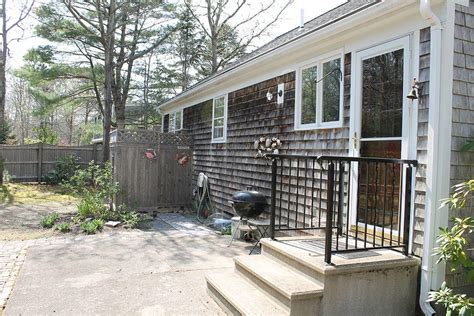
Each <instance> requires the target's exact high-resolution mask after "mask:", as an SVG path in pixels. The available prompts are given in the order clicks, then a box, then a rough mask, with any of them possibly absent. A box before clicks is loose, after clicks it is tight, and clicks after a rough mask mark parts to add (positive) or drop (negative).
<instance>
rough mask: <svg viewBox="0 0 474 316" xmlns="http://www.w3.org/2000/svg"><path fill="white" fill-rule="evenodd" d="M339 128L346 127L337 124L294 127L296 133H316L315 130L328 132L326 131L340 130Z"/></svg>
mask: <svg viewBox="0 0 474 316" xmlns="http://www.w3.org/2000/svg"><path fill="white" fill-rule="evenodd" d="M338 128H344V126H343V125H342V124H341V123H339V122H337V123H336V124H324V125H317V126H315V125H308V126H305V125H299V126H296V125H295V127H294V130H295V131H314V130H326V129H338Z"/></svg>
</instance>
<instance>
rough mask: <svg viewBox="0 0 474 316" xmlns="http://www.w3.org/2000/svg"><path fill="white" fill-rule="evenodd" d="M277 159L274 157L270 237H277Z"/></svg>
mask: <svg viewBox="0 0 474 316" xmlns="http://www.w3.org/2000/svg"><path fill="white" fill-rule="evenodd" d="M276 181H277V159H276V158H272V197H271V204H270V211H271V216H270V237H271V238H272V239H275V216H276V213H275V206H276V185H277V184H276Z"/></svg>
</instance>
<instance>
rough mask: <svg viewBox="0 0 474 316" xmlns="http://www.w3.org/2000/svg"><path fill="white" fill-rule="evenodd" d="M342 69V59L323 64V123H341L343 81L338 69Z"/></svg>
mask: <svg viewBox="0 0 474 316" xmlns="http://www.w3.org/2000/svg"><path fill="white" fill-rule="evenodd" d="M340 68H341V59H339V58H338V59H334V60H331V61H328V62H326V63H324V64H323V77H324V76H326V75H328V74H329V73H331V71H333V72H332V73H331V74H330V75H328V76H327V77H326V78H324V80H323V115H322V116H323V119H322V121H323V122H333V121H339V109H340V107H339V105H340V101H341V80H340V78H339V72H338V71H336V69H340Z"/></svg>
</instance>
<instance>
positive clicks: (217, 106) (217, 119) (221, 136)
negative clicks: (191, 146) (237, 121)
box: [212, 95, 227, 143]
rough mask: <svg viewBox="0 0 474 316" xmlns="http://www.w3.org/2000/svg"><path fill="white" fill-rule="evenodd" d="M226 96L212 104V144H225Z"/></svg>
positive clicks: (215, 99) (218, 98)
mask: <svg viewBox="0 0 474 316" xmlns="http://www.w3.org/2000/svg"><path fill="white" fill-rule="evenodd" d="M226 129H227V95H223V96H220V97H217V98H214V100H213V102H212V142H213V143H219V142H225V140H226V136H227V135H226V134H227V131H226Z"/></svg>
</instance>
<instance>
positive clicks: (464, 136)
mask: <svg viewBox="0 0 474 316" xmlns="http://www.w3.org/2000/svg"><path fill="white" fill-rule="evenodd" d="M453 80H454V81H453V115H452V128H451V173H450V184H451V186H453V185H455V184H458V183H461V182H464V181H466V180H469V179H474V153H472V152H465V151H461V147H462V146H463V145H464V144H465V143H466V142H467V141H468V140H469V139H472V138H474V2H473V1H470V5H469V7H464V6H460V5H457V6H456V20H455V28H454V69H453ZM450 215H455V216H473V215H474V205H472V203H471V204H470V205H467V206H466V207H465V208H464V209H462V210H459V211H456V212H454V213H451V214H450ZM468 237H470V244H471V245H473V244H474V238H473V236H472V234H471V236H468ZM469 248H471V253H470V255H471V258H474V251H472V247H469ZM447 274H448V276H447V281H448V283H449V284H450V285H451V286H454V287H461V286H465V285H468V284H469V283H468V280H467V278H466V277H465V275H462V274H460V273H451V272H450V271H449V269H448V270H447ZM470 284H472V281H471V282H470Z"/></svg>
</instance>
